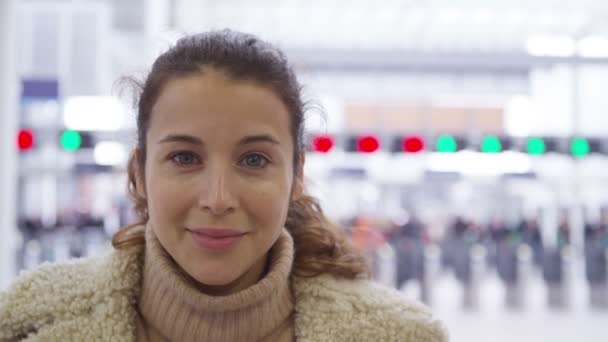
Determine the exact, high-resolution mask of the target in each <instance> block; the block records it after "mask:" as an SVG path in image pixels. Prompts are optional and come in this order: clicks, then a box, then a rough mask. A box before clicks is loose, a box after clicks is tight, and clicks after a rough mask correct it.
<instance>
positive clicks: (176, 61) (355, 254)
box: [112, 30, 368, 279]
mask: <svg viewBox="0 0 608 342" xmlns="http://www.w3.org/2000/svg"><path fill="white" fill-rule="evenodd" d="M203 66H210V67H213V68H215V69H218V70H221V71H223V72H225V73H226V75H227V76H228V77H230V78H231V79H234V80H253V81H256V82H259V83H260V84H262V85H264V86H269V87H270V88H271V89H272V90H273V91H274V92H275V93H276V94H277V95H278V96H279V98H280V99H281V100H282V101H283V103H284V104H285V105H286V107H287V109H288V111H289V114H290V126H291V127H290V131H291V135H292V139H293V143H294V146H295V148H294V154H293V163H294V172H297V170H298V167H299V165H300V154H301V152H302V151H303V148H304V143H303V140H304V127H303V126H304V125H303V121H304V111H305V104H304V102H303V101H302V96H301V87H300V84H299V83H298V80H297V78H296V76H295V74H294V72H293V70H292V69H291V67H290V66H289V64H288V63H287V59H286V58H285V56H284V54H283V53H282V52H281V51H280V50H278V49H277V48H275V47H274V46H272V45H270V44H269V43H266V42H264V41H262V40H260V39H258V38H257V37H255V36H253V35H249V34H245V33H240V32H235V31H231V30H223V31H212V32H207V33H202V34H196V35H191V36H186V37H184V38H181V39H180V40H179V41H178V42H177V43H176V45H175V46H173V47H172V48H170V49H169V50H168V51H166V52H165V53H163V54H161V55H160V56H159V57H158V58H157V59H156V61H155V62H154V64H153V66H152V70H151V71H150V73H149V74H148V76H147V78H146V79H145V81H144V82H143V84H142V83H138V82H136V81H135V85H136V86H137V88H138V101H137V107H138V114H137V151H138V152H137V153H135V152H134V153H133V154H132V155H131V158H130V160H129V164H128V175H129V195H130V197H131V198H132V200H133V201H134V203H135V212H136V213H137V215H138V217H139V221H140V222H139V223H137V224H133V225H129V226H125V227H123V228H121V229H120V230H119V231H118V232H116V234H114V236H113V237H112V245H113V246H114V247H115V248H117V249H122V248H127V247H129V246H132V245H140V244H143V243H145V240H144V237H143V232H142V230H141V229H138V228H137V227H138V225H141V224H145V223H146V222H147V221H148V218H149V217H148V211H147V203H146V200H145V198H143V197H142V196H140V195H139V194H138V192H137V189H136V179H137V176H143V173H144V165H145V161H146V133H147V131H148V128H149V125H150V115H151V110H152V107H153V106H154V104H155V102H156V100H157V98H158V96H159V95H160V93H161V91H162V89H163V87H164V85H165V84H166V83H167V82H168V81H169V80H171V79H175V78H179V77H185V76H189V75H192V74H195V73H200V72H202V67H203ZM138 173H139V174H138ZM140 179H144V177H141V178H140ZM285 227H286V228H287V230H288V231H289V232H290V233H291V235H292V237H293V239H294V244H295V261H294V274H296V275H298V276H307V277H308V276H310V277H312V276H316V275H319V274H322V273H330V274H334V275H337V276H341V277H345V278H351V279H352V278H358V277H365V276H368V270H367V264H366V262H365V259H364V257H363V256H362V255H361V253H359V251H358V250H356V249H355V248H354V247H353V246H352V244H351V243H350V242H349V241H348V240H347V238H346V235H345V234H344V233H343V232H342V231H341V230H340V229H339V228H337V227H336V226H335V225H333V224H332V223H331V222H330V221H329V220H328V219H327V217H326V216H325V215H324V213H323V210H322V209H321V207H320V206H319V204H318V202H317V201H316V199H314V198H313V197H311V196H309V195H307V194H303V195H301V196H298V198H296V199H293V200H292V201H291V203H290V204H289V210H288V214H287V220H286V223H285Z"/></svg>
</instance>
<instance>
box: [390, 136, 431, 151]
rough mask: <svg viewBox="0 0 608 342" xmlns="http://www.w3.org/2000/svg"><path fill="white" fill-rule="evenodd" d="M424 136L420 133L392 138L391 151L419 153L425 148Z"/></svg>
mask: <svg viewBox="0 0 608 342" xmlns="http://www.w3.org/2000/svg"><path fill="white" fill-rule="evenodd" d="M425 146H426V144H425V141H424V138H423V137H421V136H418V135H410V136H405V137H404V136H397V137H395V138H394V139H393V140H392V145H391V152H397V153H399V152H405V153H419V152H422V151H424V149H425Z"/></svg>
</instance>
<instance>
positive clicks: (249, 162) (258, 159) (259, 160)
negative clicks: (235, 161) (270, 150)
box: [241, 153, 270, 169]
mask: <svg viewBox="0 0 608 342" xmlns="http://www.w3.org/2000/svg"><path fill="white" fill-rule="evenodd" d="M241 162H242V163H244V164H245V166H247V167H251V168H258V169H261V168H263V167H265V166H266V165H267V164H268V163H269V162H270V161H269V160H268V158H266V157H264V156H263V155H261V154H259V153H252V154H249V155H247V156H246V157H245V158H243V159H242V161H241Z"/></svg>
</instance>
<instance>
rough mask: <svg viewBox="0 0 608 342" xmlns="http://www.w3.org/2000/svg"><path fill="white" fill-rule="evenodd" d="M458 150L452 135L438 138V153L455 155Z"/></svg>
mask: <svg viewBox="0 0 608 342" xmlns="http://www.w3.org/2000/svg"><path fill="white" fill-rule="evenodd" d="M457 149H458V144H457V143H456V139H454V137H453V136H451V135H442V136H440V137H439V138H437V152H443V153H453V152H456V150H457Z"/></svg>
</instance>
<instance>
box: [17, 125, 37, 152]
mask: <svg viewBox="0 0 608 342" xmlns="http://www.w3.org/2000/svg"><path fill="white" fill-rule="evenodd" d="M17 147H19V150H20V151H26V150H29V149H31V148H32V147H34V134H33V133H32V131H30V130H27V129H22V130H20V131H19V134H18V135H17Z"/></svg>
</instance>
